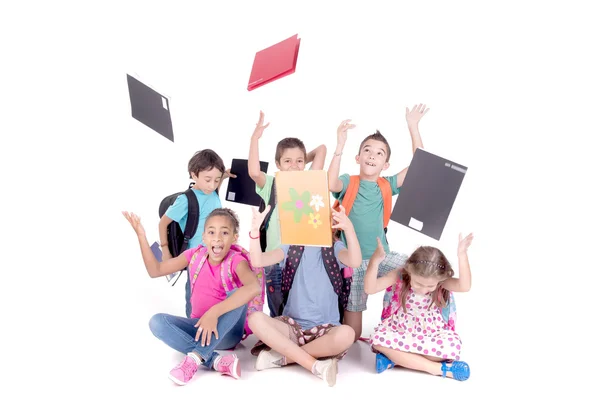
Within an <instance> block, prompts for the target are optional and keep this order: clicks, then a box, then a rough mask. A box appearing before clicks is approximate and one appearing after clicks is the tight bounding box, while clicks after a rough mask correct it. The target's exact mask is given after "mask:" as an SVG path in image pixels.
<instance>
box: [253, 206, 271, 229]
mask: <svg viewBox="0 0 600 400" xmlns="http://www.w3.org/2000/svg"><path fill="white" fill-rule="evenodd" d="M270 209H271V205H270V204H267V207H266V208H265V209H264V210H263V212H258V209H257V208H252V224H251V225H250V230H252V231H259V230H260V226H261V225H262V223H263V221H264V220H265V217H266V216H267V213H268V212H269V210H270Z"/></svg>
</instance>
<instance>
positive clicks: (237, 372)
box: [227, 357, 242, 379]
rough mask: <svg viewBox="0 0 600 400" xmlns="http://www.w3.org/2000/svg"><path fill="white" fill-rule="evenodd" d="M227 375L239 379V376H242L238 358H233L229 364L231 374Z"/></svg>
mask: <svg viewBox="0 0 600 400" xmlns="http://www.w3.org/2000/svg"><path fill="white" fill-rule="evenodd" d="M227 375H229V376H232V377H234V378H235V379H240V377H241V376H242V368H241V366H240V360H239V358H237V357H236V358H235V360H234V361H233V365H232V366H231V374H227Z"/></svg>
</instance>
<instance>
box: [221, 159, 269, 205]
mask: <svg viewBox="0 0 600 400" xmlns="http://www.w3.org/2000/svg"><path fill="white" fill-rule="evenodd" d="M268 168H269V163H268V162H265V161H260V170H261V171H262V172H264V173H267V169H268ZM231 173H232V174H234V175H236V177H235V178H229V182H227V195H226V197H225V199H226V200H227V201H231V202H234V203H241V204H247V205H249V206H256V207H258V206H259V205H260V200H261V199H260V196H259V195H258V194H257V193H256V183H255V182H254V181H253V180H252V178H250V174H249V173H248V160H243V159H239V158H234V159H233V160H232V161H231Z"/></svg>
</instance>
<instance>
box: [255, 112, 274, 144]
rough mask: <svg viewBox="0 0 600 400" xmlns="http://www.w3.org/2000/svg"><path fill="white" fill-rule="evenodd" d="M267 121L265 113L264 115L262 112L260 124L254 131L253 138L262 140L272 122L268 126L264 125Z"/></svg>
mask: <svg viewBox="0 0 600 400" xmlns="http://www.w3.org/2000/svg"><path fill="white" fill-rule="evenodd" d="M264 121H265V113H263V112H262V111H261V112H260V118H259V119H258V122H257V123H256V129H254V133H253V134H252V137H254V138H256V139H260V138H261V137H262V134H263V131H264V130H265V129H266V128H267V127H268V126H269V124H270V122H269V123H268V124H266V125H263V123H264Z"/></svg>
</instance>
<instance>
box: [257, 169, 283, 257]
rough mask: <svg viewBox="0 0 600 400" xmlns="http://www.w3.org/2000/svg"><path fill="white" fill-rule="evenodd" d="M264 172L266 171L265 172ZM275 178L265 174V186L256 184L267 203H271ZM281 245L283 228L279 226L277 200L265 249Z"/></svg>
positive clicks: (268, 229) (269, 249) (270, 220)
mask: <svg viewBox="0 0 600 400" xmlns="http://www.w3.org/2000/svg"><path fill="white" fill-rule="evenodd" d="M263 173H264V172H263ZM274 179H275V178H274V177H273V176H271V175H267V174H265V186H263V187H262V188H259V187H258V185H256V194H258V195H259V196H260V198H261V199H263V201H264V202H265V204H269V197H270V196H271V189H273V180H274ZM280 245H281V230H280V227H279V212H278V211H277V202H275V207H274V208H273V212H272V213H271V219H269V226H268V227H267V247H266V248H265V251H271V250H275V249H277V248H279V246H280Z"/></svg>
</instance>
